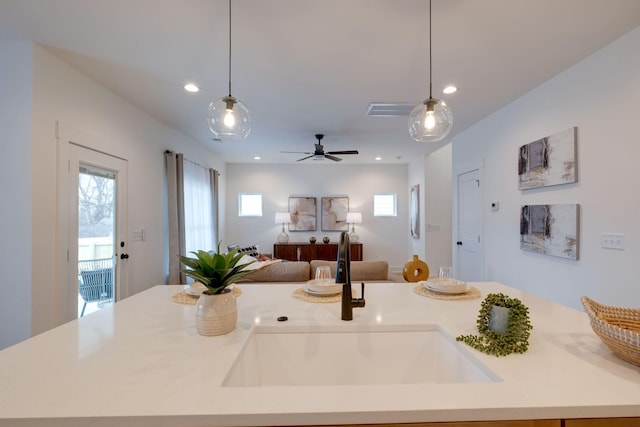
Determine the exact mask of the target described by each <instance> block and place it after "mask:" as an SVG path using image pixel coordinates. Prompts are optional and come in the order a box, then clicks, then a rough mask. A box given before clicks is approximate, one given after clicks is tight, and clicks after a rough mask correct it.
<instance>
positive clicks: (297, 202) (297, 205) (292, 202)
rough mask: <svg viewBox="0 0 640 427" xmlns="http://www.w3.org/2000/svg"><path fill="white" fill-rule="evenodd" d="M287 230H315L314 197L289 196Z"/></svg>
mask: <svg viewBox="0 0 640 427" xmlns="http://www.w3.org/2000/svg"><path fill="white" fill-rule="evenodd" d="M289 213H290V214H291V223H290V224H289V231H316V198H315V197H289Z"/></svg>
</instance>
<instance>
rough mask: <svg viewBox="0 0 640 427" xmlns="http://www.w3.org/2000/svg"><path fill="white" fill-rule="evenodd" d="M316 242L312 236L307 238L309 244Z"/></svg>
mask: <svg viewBox="0 0 640 427" xmlns="http://www.w3.org/2000/svg"><path fill="white" fill-rule="evenodd" d="M315 242H316V238H315V237H314V236H311V237H309V243H311V244H313V243H315Z"/></svg>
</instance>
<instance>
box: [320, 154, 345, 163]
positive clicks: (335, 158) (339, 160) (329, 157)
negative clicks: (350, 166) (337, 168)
mask: <svg viewBox="0 0 640 427" xmlns="http://www.w3.org/2000/svg"><path fill="white" fill-rule="evenodd" d="M324 156H325V157H326V158H327V159H329V160H333V161H334V162H341V161H342V159H341V158H340V157H336V156H332V155H331V154H325V155H324Z"/></svg>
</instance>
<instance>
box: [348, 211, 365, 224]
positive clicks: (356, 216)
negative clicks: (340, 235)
mask: <svg viewBox="0 0 640 427" xmlns="http://www.w3.org/2000/svg"><path fill="white" fill-rule="evenodd" d="M361 223H362V213H360V212H347V224H361Z"/></svg>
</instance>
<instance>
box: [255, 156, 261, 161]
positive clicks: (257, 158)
mask: <svg viewBox="0 0 640 427" xmlns="http://www.w3.org/2000/svg"><path fill="white" fill-rule="evenodd" d="M261 158H262V157H260V156H253V160H260V159H261Z"/></svg>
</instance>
